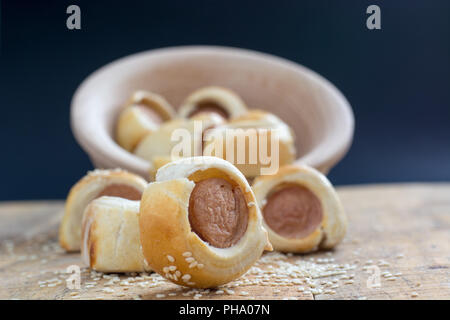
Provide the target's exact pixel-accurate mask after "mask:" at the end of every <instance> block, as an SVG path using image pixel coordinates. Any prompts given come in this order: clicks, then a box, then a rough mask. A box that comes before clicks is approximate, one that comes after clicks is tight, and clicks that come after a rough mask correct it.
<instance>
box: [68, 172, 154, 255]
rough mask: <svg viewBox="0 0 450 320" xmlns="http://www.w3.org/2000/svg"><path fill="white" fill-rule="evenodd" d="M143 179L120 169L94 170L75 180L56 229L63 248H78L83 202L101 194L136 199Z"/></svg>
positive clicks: (139, 195) (142, 188) (84, 205)
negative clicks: (58, 226)
mask: <svg viewBox="0 0 450 320" xmlns="http://www.w3.org/2000/svg"><path fill="white" fill-rule="evenodd" d="M146 186H147V182H146V181H145V180H144V179H142V178H141V177H140V176H137V175H135V174H132V173H129V172H127V171H124V170H120V169H115V170H95V171H91V172H89V173H88V174H87V175H86V176H85V177H83V178H82V179H81V180H80V181H78V182H77V183H76V184H75V185H74V186H73V187H72V189H70V192H69V195H68V197H67V200H66V205H65V209H64V216H63V219H62V221H61V225H60V229H59V242H60V244H61V246H62V247H63V248H64V249H65V250H67V251H79V250H80V245H81V219H82V217H83V212H84V209H85V208H86V206H87V205H88V204H89V203H90V202H91V201H92V200H94V199H96V198H99V197H101V196H112V197H121V198H125V199H129V200H140V199H141V195H142V192H143V191H144V189H145V187H146Z"/></svg>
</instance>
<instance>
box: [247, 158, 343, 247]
mask: <svg viewBox="0 0 450 320" xmlns="http://www.w3.org/2000/svg"><path fill="white" fill-rule="evenodd" d="M252 188H253V191H254V193H255V196H256V200H257V201H258V205H259V207H260V208H261V211H262V214H263V217H264V226H265V227H266V229H267V230H268V233H269V239H270V242H271V243H272V245H273V247H274V249H275V250H279V251H284V252H298V253H303V252H309V251H313V250H316V249H317V248H326V249H328V248H332V247H334V246H335V245H337V244H338V243H339V242H340V241H341V240H342V238H343V237H344V235H345V232H346V229H347V217H346V215H345V212H344V209H343V207H342V204H341V201H340V200H339V197H338V195H337V193H336V191H335V190H334V188H333V186H332V185H331V183H330V182H329V181H328V179H327V178H326V177H325V176H324V175H323V174H322V173H320V172H319V171H317V170H316V169H314V168H311V167H308V166H305V165H296V166H293V165H292V166H285V167H282V168H280V170H279V171H278V173H277V174H275V175H271V176H261V177H258V178H256V179H255V181H254V182H253V186H252Z"/></svg>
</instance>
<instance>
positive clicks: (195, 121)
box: [134, 114, 223, 176]
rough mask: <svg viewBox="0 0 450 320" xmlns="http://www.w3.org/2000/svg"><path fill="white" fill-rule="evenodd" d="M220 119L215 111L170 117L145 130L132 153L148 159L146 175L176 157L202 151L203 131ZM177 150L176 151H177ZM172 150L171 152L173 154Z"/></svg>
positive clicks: (193, 154)
mask: <svg viewBox="0 0 450 320" xmlns="http://www.w3.org/2000/svg"><path fill="white" fill-rule="evenodd" d="M221 123H223V119H222V118H220V117H218V116H217V115H215V114H199V115H197V116H195V117H192V118H191V119H174V120H172V121H167V122H165V123H164V124H162V125H161V127H159V128H158V130H156V131H155V132H152V133H149V134H147V135H146V136H145V137H144V138H143V139H142V140H141V141H140V142H139V144H138V145H137V147H136V149H135V150H134V154H135V155H137V156H138V157H140V158H142V159H144V160H147V161H148V162H150V163H152V167H153V168H152V169H151V171H150V176H153V175H154V174H155V173H156V170H157V169H158V168H159V167H161V165H163V164H165V163H167V162H168V161H170V160H174V159H176V158H178V157H189V156H195V155H201V154H202V147H203V144H202V138H203V132H204V130H205V129H207V128H211V127H214V126H217V125H219V124H221ZM178 151H179V152H178ZM172 152H174V153H175V155H174V157H173V156H172Z"/></svg>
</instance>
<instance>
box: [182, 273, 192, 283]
mask: <svg viewBox="0 0 450 320" xmlns="http://www.w3.org/2000/svg"><path fill="white" fill-rule="evenodd" d="M181 279H183V281H184V282H187V281H189V280H190V279H191V275H190V274H188V273H186V274H185V275H184V276H182V277H181Z"/></svg>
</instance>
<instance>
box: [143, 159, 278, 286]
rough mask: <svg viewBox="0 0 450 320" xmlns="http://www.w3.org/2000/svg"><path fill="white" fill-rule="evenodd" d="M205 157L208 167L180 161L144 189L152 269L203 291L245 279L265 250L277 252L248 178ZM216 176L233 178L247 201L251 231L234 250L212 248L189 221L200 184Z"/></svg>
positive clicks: (145, 234) (147, 252)
mask: <svg viewBox="0 0 450 320" xmlns="http://www.w3.org/2000/svg"><path fill="white" fill-rule="evenodd" d="M199 158H200V157H199ZM201 158H203V157H201ZM205 158H207V159H206V162H205V163H203V164H193V163H189V160H190V159H180V160H177V161H175V162H172V163H169V164H168V165H166V166H164V167H162V168H161V169H160V170H159V171H158V174H157V177H156V182H154V183H151V184H150V185H149V186H148V187H147V189H146V190H145V191H144V194H143V196H142V200H141V209H140V218H139V219H140V220H139V225H140V233H141V243H142V248H143V253H144V257H145V258H146V259H147V261H148V262H149V264H150V266H151V268H152V269H153V270H154V271H156V272H158V273H159V274H161V275H162V276H164V277H166V278H167V279H169V280H170V281H172V282H174V283H177V284H179V285H184V286H189V287H198V288H207V287H215V286H218V285H221V284H223V283H226V282H229V281H231V280H233V279H235V278H237V277H239V276H240V275H242V274H243V273H245V272H246V271H247V270H248V269H249V268H250V267H251V265H252V264H253V263H254V262H255V261H256V260H257V259H258V258H259V257H260V255H261V253H262V252H263V250H264V248H266V249H268V250H271V247H270V244H269V243H268V239H267V234H266V231H265V230H264V229H263V227H262V225H261V213H260V211H259V208H258V206H257V205H256V202H255V198H254V195H253V192H252V191H251V188H250V187H249V185H248V183H247V181H246V180H245V178H244V177H243V176H242V174H241V173H240V172H239V171H238V170H237V169H236V168H234V167H233V166H232V165H231V164H229V163H228V162H226V161H224V160H221V159H218V158H210V157H205ZM197 159H198V158H197ZM211 177H220V178H222V177H227V179H230V180H229V181H231V182H232V183H234V184H236V185H239V186H240V188H241V190H242V192H243V193H244V197H245V199H246V204H247V207H248V212H249V213H248V225H247V230H246V232H245V233H244V235H243V236H242V238H241V239H240V240H239V242H238V243H236V244H235V245H233V246H231V247H229V248H216V247H213V246H210V245H209V244H208V243H206V242H204V241H203V240H202V239H201V238H200V237H199V236H198V235H197V234H196V233H195V232H193V231H192V230H191V226H190V223H189V219H188V211H189V208H188V207H189V199H190V196H191V193H192V190H193V189H194V186H195V181H200V180H203V179H205V178H211Z"/></svg>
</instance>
